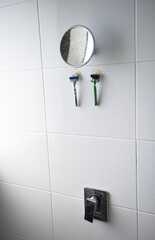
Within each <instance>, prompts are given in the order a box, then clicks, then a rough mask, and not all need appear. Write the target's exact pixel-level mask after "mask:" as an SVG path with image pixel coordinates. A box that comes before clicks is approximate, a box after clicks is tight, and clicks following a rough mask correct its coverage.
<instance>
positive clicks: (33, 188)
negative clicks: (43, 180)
mask: <svg viewBox="0 0 155 240" xmlns="http://www.w3.org/2000/svg"><path fill="white" fill-rule="evenodd" d="M0 183H2V184H6V185H12V186H15V187H20V188H27V189H31V190H36V191H40V192H46V193H50V192H51V191H50V190H45V189H41V188H37V187H30V186H27V185H22V184H18V183H11V182H6V181H0Z"/></svg>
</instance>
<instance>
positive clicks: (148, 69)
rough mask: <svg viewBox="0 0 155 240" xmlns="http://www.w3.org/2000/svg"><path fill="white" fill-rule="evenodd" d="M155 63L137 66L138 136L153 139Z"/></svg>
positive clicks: (154, 126) (154, 128)
mask: <svg viewBox="0 0 155 240" xmlns="http://www.w3.org/2000/svg"><path fill="white" fill-rule="evenodd" d="M154 76H155V63H154V62H149V63H139V64H138V67H137V100H138V138H139V139H148V140H155V124H154V123H155V94H154V90H155V81H154Z"/></svg>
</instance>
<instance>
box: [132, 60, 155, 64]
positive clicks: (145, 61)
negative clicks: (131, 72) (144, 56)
mask: <svg viewBox="0 0 155 240" xmlns="http://www.w3.org/2000/svg"><path fill="white" fill-rule="evenodd" d="M154 62H155V60H143V61H136V63H154Z"/></svg>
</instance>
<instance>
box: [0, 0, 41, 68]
mask: <svg viewBox="0 0 155 240" xmlns="http://www.w3.org/2000/svg"><path fill="white" fill-rule="evenodd" d="M3 2H4V1H3ZM7 3H8V1H7ZM0 4H1V3H0ZM0 36H1V44H0V53H1V54H0V70H1V71H3V70H4V71H6V70H21V69H22V70H23V69H38V68H40V67H41V61H40V45H39V44H40V43H39V31H38V17H37V8H36V1H26V2H23V3H21V4H15V5H10V6H8V7H3V8H0Z"/></svg>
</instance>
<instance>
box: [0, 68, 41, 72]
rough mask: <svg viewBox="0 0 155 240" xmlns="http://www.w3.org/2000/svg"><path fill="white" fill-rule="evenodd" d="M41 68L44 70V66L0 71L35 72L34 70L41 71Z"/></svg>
mask: <svg viewBox="0 0 155 240" xmlns="http://www.w3.org/2000/svg"><path fill="white" fill-rule="evenodd" d="M41 70H42V68H31V69H15V70H0V73H12V72H13V73H14V72H15V73H16V72H33V71H41Z"/></svg>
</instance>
